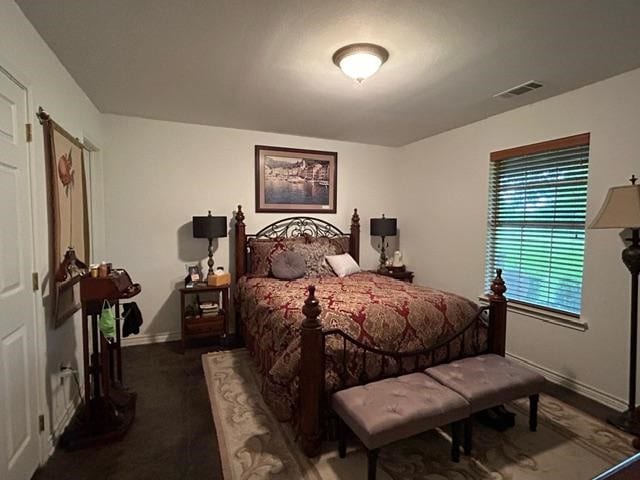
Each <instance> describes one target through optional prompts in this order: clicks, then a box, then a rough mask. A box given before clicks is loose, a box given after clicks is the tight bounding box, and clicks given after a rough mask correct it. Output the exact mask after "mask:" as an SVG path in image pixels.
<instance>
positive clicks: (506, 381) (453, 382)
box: [425, 354, 546, 454]
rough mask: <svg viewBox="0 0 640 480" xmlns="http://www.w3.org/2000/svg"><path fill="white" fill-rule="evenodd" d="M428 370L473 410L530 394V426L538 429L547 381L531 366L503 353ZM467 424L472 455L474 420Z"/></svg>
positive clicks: (494, 405)
mask: <svg viewBox="0 0 640 480" xmlns="http://www.w3.org/2000/svg"><path fill="white" fill-rule="evenodd" d="M425 373H426V374H427V375H429V376H430V377H431V378H433V379H434V380H437V381H438V382H440V383H441V384H442V385H443V386H446V387H447V388H450V389H451V390H453V391H455V392H456V393H457V394H459V395H460V396H461V397H463V398H464V399H465V400H466V401H467V402H468V403H469V405H470V408H471V413H476V412H479V411H481V410H486V409H488V408H492V407H496V406H498V405H502V404H503V403H506V402H510V401H512V400H516V399H518V398H523V397H529V429H530V430H531V431H532V432H535V431H536V429H537V426H538V398H539V393H540V392H541V391H542V389H543V386H544V383H545V381H546V380H545V378H544V377H543V376H542V375H540V374H539V373H537V372H534V371H533V370H531V369H530V368H527V367H525V366H523V365H520V364H519V363H517V362H515V361H513V360H509V359H507V358H504V357H501V356H500V355H495V354H486V355H478V356H476V357H468V358H464V359H462V360H456V361H453V362H451V363H445V364H442V365H438V366H436V367H431V368H427V369H426V370H425ZM465 427H466V428H465V445H464V450H465V453H467V454H468V453H470V451H471V430H470V423H469V424H465Z"/></svg>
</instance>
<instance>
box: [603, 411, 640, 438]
mask: <svg viewBox="0 0 640 480" xmlns="http://www.w3.org/2000/svg"><path fill="white" fill-rule="evenodd" d="M607 422H609V423H610V424H611V425H613V426H614V427H616V428H619V429H620V430H622V431H623V432H627V433H631V434H633V435H640V412H639V411H638V409H637V408H636V409H635V410H627V411H626V412H623V413H620V414H617V415H612V416H611V417H609V418H607Z"/></svg>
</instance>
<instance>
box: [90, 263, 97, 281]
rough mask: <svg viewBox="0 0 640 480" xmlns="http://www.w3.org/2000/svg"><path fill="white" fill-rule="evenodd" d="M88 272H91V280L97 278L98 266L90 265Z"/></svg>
mask: <svg viewBox="0 0 640 480" xmlns="http://www.w3.org/2000/svg"><path fill="white" fill-rule="evenodd" d="M90 271H91V276H92V277H93V278H97V277H98V264H96V263H94V264H93V265H91V267H90Z"/></svg>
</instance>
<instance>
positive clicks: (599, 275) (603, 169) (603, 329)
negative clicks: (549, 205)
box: [399, 69, 640, 407]
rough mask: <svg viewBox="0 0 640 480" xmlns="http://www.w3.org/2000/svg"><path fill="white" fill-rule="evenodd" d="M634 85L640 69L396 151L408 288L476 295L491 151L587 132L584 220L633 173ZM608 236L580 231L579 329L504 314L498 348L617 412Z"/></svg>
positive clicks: (621, 301)
mask: <svg viewBox="0 0 640 480" xmlns="http://www.w3.org/2000/svg"><path fill="white" fill-rule="evenodd" d="M638 85H640V69H638V70H634V71H631V72H628V73H626V74H623V75H620V76H617V77H614V78H611V79H608V80H605V81H602V82H599V83H596V84H593V85H590V86H587V87H584V88H581V89H579V90H575V91H573V92H569V93H566V94H564V95H560V96H557V97H554V98H551V99H548V100H545V101H542V102H539V103H536V104H533V105H529V106H526V107H522V108H519V109H517V110H513V111H511V112H507V113H504V114H501V115H497V116H495V117H491V118H488V119H486V120H483V121H480V122H477V123H474V124H471V125H468V126H465V127H462V128H458V129H455V130H452V131H449V132H446V133H443V134H440V135H437V136H434V137H431V138H427V139H425V140H422V141H419V142H416V143H413V144H410V145H407V146H405V147H403V148H402V149H401V152H402V160H403V162H402V172H403V173H402V175H401V177H402V178H403V181H404V182H405V188H403V189H401V190H399V193H400V194H401V195H402V197H401V203H400V205H401V208H402V215H401V217H400V221H401V224H402V226H403V230H404V232H403V233H404V234H403V237H402V246H403V249H404V252H405V256H406V259H407V263H408V264H409V265H411V267H413V268H415V269H416V274H417V280H418V282H419V283H424V284H428V285H433V286H436V287H441V288H445V289H449V290H452V291H456V292H459V293H462V294H464V295H467V296H469V297H472V298H473V297H475V298H477V297H478V295H480V294H481V293H482V292H483V274H484V252H485V236H486V206H487V191H488V177H489V153H490V152H491V151H495V150H501V149H505V148H509V147H514V146H519V145H526V144H530V143H534V142H539V141H543V140H549V139H553V138H559V137H564V136H569V135H573V134H577V133H583V132H590V133H591V150H590V165H589V187H588V212H587V223H588V222H589V221H590V220H591V219H592V218H593V217H594V215H595V214H596V212H597V210H598V209H599V207H600V205H601V203H602V201H603V200H604V196H605V194H606V192H607V189H608V188H609V187H610V186H612V185H620V184H624V183H626V182H627V179H628V178H629V177H630V176H631V174H632V173H635V174H636V175H640V154H639V153H638V146H637V145H638V142H637V139H638V135H639V133H640V115H639V114H638V112H640V95H638ZM618 234H619V232H618V231H615V230H603V231H587V237H586V247H585V266H584V284H583V302H582V318H583V320H585V321H587V322H588V325H589V329H588V330H587V331H585V332H581V331H576V330H572V329H568V328H566V327H563V326H558V325H554V324H550V323H545V322H543V321H541V320H539V319H535V318H532V317H529V316H523V315H518V314H511V315H510V317H509V324H508V344H507V349H508V351H509V352H510V353H511V354H513V355H516V356H518V357H521V358H523V359H526V360H527V361H529V362H532V363H534V364H536V365H538V366H540V367H542V368H544V369H546V370H547V371H548V373H550V374H551V375H552V376H553V377H554V378H555V379H556V380H557V381H561V382H563V383H566V384H567V385H570V386H571V387H572V388H575V389H576V390H578V391H581V392H582V393H584V394H586V395H589V396H591V397H593V398H596V399H598V400H599V401H601V402H605V403H608V404H610V405H612V406H615V407H622V406H623V404H622V402H623V401H624V399H625V398H626V394H627V393H626V392H627V387H626V385H627V365H628V336H629V335H628V331H629V304H630V298H629V283H630V276H629V272H628V271H627V269H626V268H625V266H624V265H623V264H622V262H621V260H620V252H621V250H622V249H623V248H624V245H623V242H622V240H621V239H620V237H619V236H618ZM507 281H508V279H507Z"/></svg>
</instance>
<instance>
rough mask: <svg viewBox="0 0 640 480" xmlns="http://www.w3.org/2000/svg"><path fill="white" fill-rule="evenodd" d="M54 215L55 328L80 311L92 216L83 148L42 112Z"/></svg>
mask: <svg viewBox="0 0 640 480" xmlns="http://www.w3.org/2000/svg"><path fill="white" fill-rule="evenodd" d="M38 118H39V119H40V123H41V124H42V126H43V129H44V144H45V157H46V162H47V173H48V177H49V185H48V187H49V206H50V213H51V227H52V230H51V236H50V238H51V265H52V272H53V276H54V285H55V287H54V288H53V289H52V296H53V302H52V304H53V308H54V311H53V316H54V319H55V326H59V325H61V324H62V323H63V322H64V321H65V320H66V319H67V318H69V317H70V316H72V315H73V314H74V313H75V312H76V311H78V310H79V309H80V306H81V305H80V295H79V281H80V278H81V277H82V276H83V275H85V274H86V273H87V264H88V263H89V215H88V205H87V186H86V179H85V173H84V158H83V146H82V143H80V142H79V141H78V140H77V139H76V138H74V137H73V136H71V134H69V133H68V132H67V131H66V130H64V129H63V128H62V127H60V126H59V125H58V124H57V123H55V122H54V121H53V120H52V119H51V117H50V116H49V115H48V114H47V113H45V112H44V111H43V110H42V108H40V110H39V112H38Z"/></svg>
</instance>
